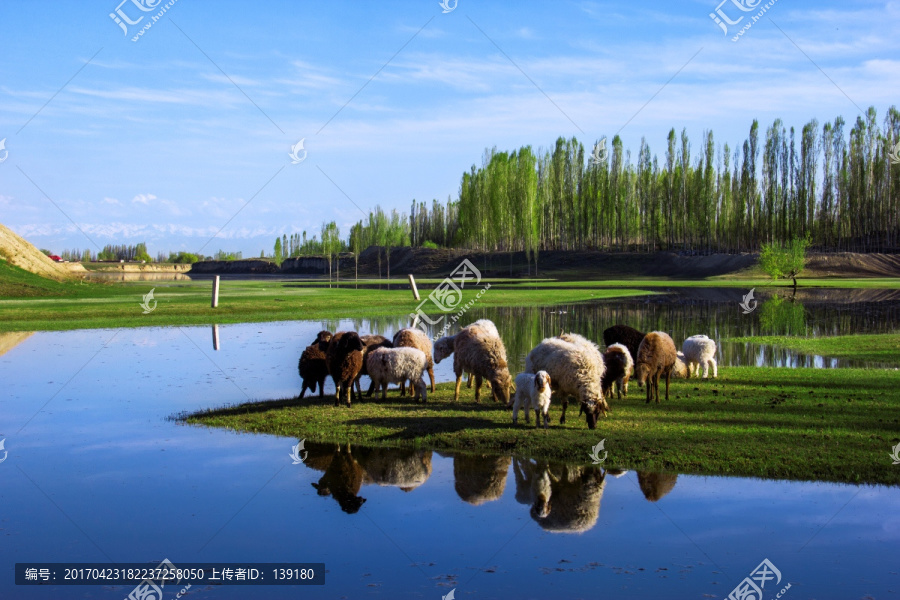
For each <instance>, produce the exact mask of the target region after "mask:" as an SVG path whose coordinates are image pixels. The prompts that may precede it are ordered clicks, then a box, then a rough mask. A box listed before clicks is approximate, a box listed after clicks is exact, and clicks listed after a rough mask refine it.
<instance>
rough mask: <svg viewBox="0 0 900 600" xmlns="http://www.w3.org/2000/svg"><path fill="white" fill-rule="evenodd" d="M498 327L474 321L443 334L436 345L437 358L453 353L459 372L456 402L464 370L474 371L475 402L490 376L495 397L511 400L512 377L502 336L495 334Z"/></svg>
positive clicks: (506, 402)
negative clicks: (450, 333) (445, 335)
mask: <svg viewBox="0 0 900 600" xmlns="http://www.w3.org/2000/svg"><path fill="white" fill-rule="evenodd" d="M495 331H496V327H491V328H483V327H480V326H477V325H475V324H474V323H473V324H472V325H469V326H468V327H464V328H463V329H462V330H461V331H460V332H459V333H457V334H456V335H453V336H447V337H443V338H441V339H440V340H438V343H437V344H436V345H435V357H436V358H438V360H443V359H444V358H446V357H447V356H449V355H450V354H451V353H452V354H453V373H454V374H455V375H456V389H455V391H454V394H453V401H454V402H456V401H458V400H459V388H460V385H462V376H463V373H472V374H473V375H475V402H479V401H480V400H481V384H482V382H483V381H484V380H487V381H489V382H490V384H491V395H492V396H493V397H494V400H497V401H500V402H502V403H503V404H504V405H506V404H509V388H510V386H511V385H512V377H511V376H510V374H509V366H508V365H507V362H506V347H504V345H503V340H501V339H500V338H499V337H498V336H495V335H493V332H495Z"/></svg>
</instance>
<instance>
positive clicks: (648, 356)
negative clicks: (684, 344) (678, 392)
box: [634, 331, 678, 404]
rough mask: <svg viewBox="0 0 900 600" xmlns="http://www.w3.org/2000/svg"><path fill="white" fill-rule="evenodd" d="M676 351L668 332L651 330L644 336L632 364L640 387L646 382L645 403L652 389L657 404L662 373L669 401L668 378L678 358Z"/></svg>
mask: <svg viewBox="0 0 900 600" xmlns="http://www.w3.org/2000/svg"><path fill="white" fill-rule="evenodd" d="M677 352H678V351H677V350H676V349H675V342H673V341H672V338H671V337H670V336H669V334H668V333H664V332H662V331H651V332H650V333H648V334H647V335H646V336H644V341H642V342H641V346H640V348H638V353H637V359H636V360H635V364H634V377H635V379H637V382H638V385H639V386H640V387H644V382H646V383H647V404H649V403H650V399H651V397H652V395H653V392H654V391H655V392H656V403H657V404H659V378H660V376H662V375H665V376H666V402H668V401H669V379H671V377H672V369H673V367H675V361H676V360H677V359H678V357H677Z"/></svg>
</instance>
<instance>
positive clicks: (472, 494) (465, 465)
mask: <svg viewBox="0 0 900 600" xmlns="http://www.w3.org/2000/svg"><path fill="white" fill-rule="evenodd" d="M510 462H511V459H510V457H509V456H485V455H478V454H457V455H455V456H454V457H453V479H454V487H455V488H456V493H457V495H458V496H459V497H460V499H462V500H463V501H464V502H468V503H469V504H474V505H475V506H478V505H479V504H484V503H485V502H490V501H491V500H498V499H499V498H500V497H501V496H502V495H503V490H505V489H506V473H507V471H509V463H510Z"/></svg>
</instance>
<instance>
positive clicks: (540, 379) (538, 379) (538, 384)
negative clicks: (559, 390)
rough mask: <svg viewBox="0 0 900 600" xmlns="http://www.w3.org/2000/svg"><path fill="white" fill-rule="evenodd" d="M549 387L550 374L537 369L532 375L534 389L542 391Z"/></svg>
mask: <svg viewBox="0 0 900 600" xmlns="http://www.w3.org/2000/svg"><path fill="white" fill-rule="evenodd" d="M548 387H550V374H549V373H547V371H538V372H537V375H535V376H534V389H536V390H537V391H538V392H541V393H543V392H544V391H546V389H547V388H548Z"/></svg>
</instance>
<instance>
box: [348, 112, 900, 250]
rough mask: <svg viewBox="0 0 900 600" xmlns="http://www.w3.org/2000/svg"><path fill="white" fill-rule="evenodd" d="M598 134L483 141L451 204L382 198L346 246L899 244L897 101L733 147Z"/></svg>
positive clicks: (768, 132) (753, 133) (672, 137)
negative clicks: (530, 141) (589, 142)
mask: <svg viewBox="0 0 900 600" xmlns="http://www.w3.org/2000/svg"><path fill="white" fill-rule="evenodd" d="M761 136H762V139H761ZM601 142H604V140H601V141H600V142H598V144H597V145H595V146H594V148H593V151H586V149H585V147H584V146H583V145H582V143H581V142H579V141H578V140H577V139H576V138H574V137H573V138H571V139H568V140H567V139H564V138H562V137H561V138H559V139H557V140H556V143H555V145H554V147H553V148H552V150H547V151H540V150H538V151H534V150H533V149H532V147H531V146H523V147H522V148H519V149H518V150H513V151H511V152H500V151H497V149H496V148H494V149H489V150H487V151H486V152H485V154H484V157H483V159H482V165H481V167H478V166H476V165H472V167H471V169H470V170H469V171H467V172H465V173H464V174H463V175H462V179H461V182H460V189H459V197H458V200H456V201H451V200H449V199H448V201H447V203H446V204H441V203H440V202H438V201H436V200H435V201H433V202H432V205H431V207H430V208H429V207H427V206H426V205H425V204H424V203H418V204H417V203H416V202H415V201H413V206H412V208H411V210H410V213H409V215H408V216H406V215H402V214H398V213H397V211H396V210H395V211H392V212H391V214H390V215H388V214H387V213H385V212H384V211H383V210H382V209H381V208H380V207H376V209H375V210H374V211H372V212H371V213H370V214H369V216H368V218H367V219H364V220H361V221H359V222H358V223H357V224H356V225H354V226H353V227H352V228H351V234H350V242H349V245H350V247H351V248H350V249H351V250H352V251H353V252H355V253H358V251H359V250H361V249H362V248H365V247H367V246H368V245H375V246H381V247H384V248H385V249H386V252H389V248H391V247H395V246H401V245H413V246H428V245H439V246H445V247H457V248H460V247H461V248H467V249H473V250H481V251H523V250H524V251H525V252H526V255H527V256H528V257H529V259H530V260H533V261H534V262H535V264H536V261H537V257H538V253H539V252H540V251H542V250H596V249H603V250H620V251H622V250H631V251H644V252H654V251H658V250H668V251H682V252H689V253H711V252H728V253H735V252H757V251H759V250H760V248H761V246H762V245H763V244H766V243H773V242H779V243H788V242H790V241H791V240H793V239H797V238H802V239H808V240H809V244H810V248H811V249H813V250H819V251H854V252H879V251H890V250H896V249H898V248H900V146H898V143H900V112H898V110H897V109H896V107H891V108H890V109H889V110H888V111H887V114H886V116H885V118H884V120H883V122H882V125H881V126H879V124H878V119H877V114H876V111H875V109H874V108H870V109H869V110H868V111H866V113H865V115H860V116H858V117H857V119H856V121H855V122H854V123H853V125H852V126H850V127H849V132H848V131H847V123H845V121H844V119H843V118H842V117H838V118H836V119H835V120H834V121H833V122H827V123H825V124H824V125H822V126H820V125H819V123H818V121H817V120H815V119H813V120H811V121H809V122H808V123H807V124H805V125H804V126H803V127H802V128H801V129H799V130H797V129H795V128H794V127H790V128H788V127H787V126H786V125H785V124H784V123H783V122H782V121H781V120H780V119H776V120H775V121H774V122H773V123H772V124H771V125H770V126H768V127H767V128H766V129H765V131H764V132H761V131H760V125H759V122H758V121H756V120H754V121H753V123H752V125H751V127H750V132H749V135H748V137H747V139H745V140H744V141H743V143H742V144H740V145H738V146H736V147H735V148H731V147H730V146H729V144H727V143H726V144H724V145H723V146H719V145H717V144H716V142H715V140H714V137H713V133H712V131H706V132H704V134H703V136H702V138H701V140H700V144H699V149H698V150H696V151H695V150H694V148H693V147H692V143H691V140H690V139H689V136H688V134H687V131H686V130H682V132H681V133H680V135H679V134H677V133H676V131H675V129H674V128H673V129H671V130H670V131H669V134H668V136H667V138H666V145H665V149H664V152H663V155H662V157H661V158H660V157H659V156H657V155H656V154H653V153H652V152H651V150H650V146H649V144H648V143H647V141H646V139H642V140H641V144H640V148H639V149H638V152H637V154H636V155H632V153H631V151H630V150H626V149H625V148H624V147H623V143H622V140H621V138H620V137H619V136H615V137H614V138H613V139H612V143H611V148H609V149H608V150H607V149H606V147H605V144H601ZM892 154H893V156H892Z"/></svg>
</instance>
